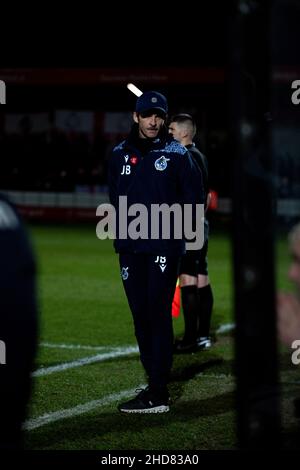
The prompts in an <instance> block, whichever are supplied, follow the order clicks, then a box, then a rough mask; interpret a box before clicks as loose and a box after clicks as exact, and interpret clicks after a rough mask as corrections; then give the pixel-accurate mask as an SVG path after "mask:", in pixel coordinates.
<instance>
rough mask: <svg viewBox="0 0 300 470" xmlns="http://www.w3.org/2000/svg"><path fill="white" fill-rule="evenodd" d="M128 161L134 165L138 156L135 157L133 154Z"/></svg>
mask: <svg viewBox="0 0 300 470" xmlns="http://www.w3.org/2000/svg"><path fill="white" fill-rule="evenodd" d="M129 161H130V163H132V164H133V165H136V164H137V161H138V158H137V157H136V156H135V155H133V156H132V157H131V159H130V160H129Z"/></svg>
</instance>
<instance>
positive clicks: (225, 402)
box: [25, 226, 288, 450]
mask: <svg viewBox="0 0 300 470" xmlns="http://www.w3.org/2000/svg"><path fill="white" fill-rule="evenodd" d="M30 231H31V236H32V242H33V245H34V247H35V251H36V253H37V259H38V272H39V276H38V292H39V305H40V312H41V313H40V342H41V343H42V342H48V343H52V344H67V345H72V344H73V345H81V346H95V347H96V346H97V347H103V348H105V347H107V349H103V350H91V349H76V348H74V349H65V348H60V347H57V348H55V347H54V348H50V347H43V346H41V347H40V348H39V353H38V357H37V361H36V362H37V363H36V368H41V367H50V366H55V365H59V364H61V363H65V362H70V361H74V360H78V359H80V358H86V357H90V356H93V355H95V354H101V353H102V352H107V351H111V350H112V349H111V348H112V347H124V346H127V345H136V341H135V337H134V333H133V325H132V319H131V314H130V311H129V308H128V305H127V300H126V297H125V294H124V291H123V287H122V283H121V279H120V276H119V266H118V258H117V256H116V255H115V253H114V251H113V248H112V242H111V241H109V240H106V241H99V240H98V239H97V238H96V234H95V230H94V228H93V227H91V226H84V227H75V226H61V227H55V226H48V227H44V226H34V227H31V229H30ZM285 253H286V247H285V244H284V243H283V242H281V243H280V245H279V250H278V259H280V269H279V270H278V279H279V280H278V283H279V284H280V286H283V287H286V285H287V284H286V281H285V280H284V279H285V277H286V276H285V270H286V268H287V263H288V259H287V257H286V254H285ZM209 270H210V278H211V284H212V287H213V292H214V298H215V306H214V313H213V318H212V328H213V330H216V329H217V328H218V327H219V326H220V325H222V324H225V323H232V322H233V316H232V315H233V308H232V273H231V249H230V240H229V237H228V236H226V234H222V233H219V234H218V233H217V234H214V235H212V236H211V239H210V246H209ZM174 330H175V334H176V335H178V334H180V333H181V332H182V330H183V320H182V315H181V316H180V317H179V318H178V319H174ZM232 363H233V341H232V338H231V336H230V335H227V336H225V335H217V341H216V343H215V344H214V346H213V348H212V349H211V350H209V351H205V352H197V353H194V354H186V355H180V356H175V357H174V365H173V370H172V377H171V383H170V392H171V396H172V399H173V406H172V408H171V412H170V413H169V414H167V415H158V416H155V415H154V416H152V415H151V416H149V415H147V416H142V415H139V416H134V415H133V416H123V415H120V413H119V412H118V411H117V409H116V405H117V401H114V400H113V401H111V402H108V403H106V404H102V405H101V406H100V405H99V406H96V405H95V407H94V408H91V409H90V410H89V411H87V412H85V413H81V414H78V415H77V416H73V417H69V418H66V419H58V420H57V421H55V422H53V423H50V424H46V425H44V426H41V427H38V428H36V429H34V430H31V431H26V433H25V445H26V448H27V449H48V450H53V449H66V450H71V449H76V450H80V449H81V450H82V449H87V450H92V449H93V450H97V449H120V450H122V449H144V450H148V449H149V450H163V449H187V450H200V449H210V450H214V449H234V448H236V435H235V434H236V430H235V403H234V387H235V386H234V377H233V372H232ZM143 383H145V377H144V373H143V369H142V367H141V365H140V362H139V359H138V355H137V354H130V355H127V356H123V357H115V358H111V359H108V360H106V361H103V362H96V363H93V364H89V365H84V366H81V367H74V368H72V369H68V370H65V371H59V372H55V373H53V374H50V375H45V376H42V377H36V378H35V380H34V388H33V394H32V398H31V402H30V408H29V416H28V418H29V419H34V418H37V417H39V416H42V415H45V414H49V413H53V412H59V413H61V411H62V410H66V409H70V408H74V407H76V406H78V405H84V404H86V403H90V402H92V401H93V400H99V399H102V398H103V397H107V396H110V395H112V394H116V396H118V394H119V393H120V392H121V391H124V390H131V389H134V388H135V387H137V386H138V385H139V384H143ZM162 436H163V438H162Z"/></svg>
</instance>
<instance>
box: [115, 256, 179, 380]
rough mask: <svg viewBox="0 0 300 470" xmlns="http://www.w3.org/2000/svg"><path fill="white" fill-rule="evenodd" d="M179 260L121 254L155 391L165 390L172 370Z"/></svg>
mask: <svg viewBox="0 0 300 470" xmlns="http://www.w3.org/2000/svg"><path fill="white" fill-rule="evenodd" d="M178 264H179V257H177V256H157V255H153V254H133V253H130V254H120V267H121V276H122V280H123V285H124V289H125V292H126V296H127V299H128V303H129V307H130V309H131V312H132V315H133V321H134V327H135V335H136V338H137V342H138V345H139V350H140V358H141V362H142V364H143V366H144V368H145V371H146V374H147V376H148V378H149V386H150V388H153V389H164V388H165V387H166V385H167V382H168V379H169V374H170V370H171V367H172V355H173V354H172V351H173V325H172V313H171V310H172V301H173V296H174V291H175V287H176V280H177V276H178Z"/></svg>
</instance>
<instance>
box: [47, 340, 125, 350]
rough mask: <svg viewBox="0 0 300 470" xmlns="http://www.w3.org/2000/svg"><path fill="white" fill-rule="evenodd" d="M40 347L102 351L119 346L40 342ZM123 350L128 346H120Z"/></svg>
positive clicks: (117, 348)
mask: <svg viewBox="0 0 300 470" xmlns="http://www.w3.org/2000/svg"><path fill="white" fill-rule="evenodd" d="M40 346H42V347H44V348H52V349H87V350H92V351H103V350H108V349H109V350H119V349H120V347H119V346H88V345H86V346H85V345H83V344H64V343H62V344H61V343H48V342H42V343H40ZM122 347H123V348H129V347H130V346H122Z"/></svg>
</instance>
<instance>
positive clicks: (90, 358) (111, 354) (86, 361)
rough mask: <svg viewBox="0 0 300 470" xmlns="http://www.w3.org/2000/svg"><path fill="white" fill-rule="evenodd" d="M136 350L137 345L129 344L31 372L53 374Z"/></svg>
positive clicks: (37, 375)
mask: <svg viewBox="0 0 300 470" xmlns="http://www.w3.org/2000/svg"><path fill="white" fill-rule="evenodd" d="M136 352H138V347H137V346H130V347H127V348H116V350H115V351H112V352H109V353H104V354H96V355H95V356H88V357H83V358H81V359H77V360H76V361H71V362H65V363H63V364H58V365H57V366H51V367H41V368H40V369H38V370H36V371H34V372H33V373H32V376H33V377H41V376H42V375H49V374H53V373H54V372H61V371H63V370H67V369H73V368H74V367H81V366H85V365H87V364H93V363H95V362H101V361H105V360H106V359H112V358H115V357H121V356H127V355H128V354H132V353H136Z"/></svg>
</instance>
